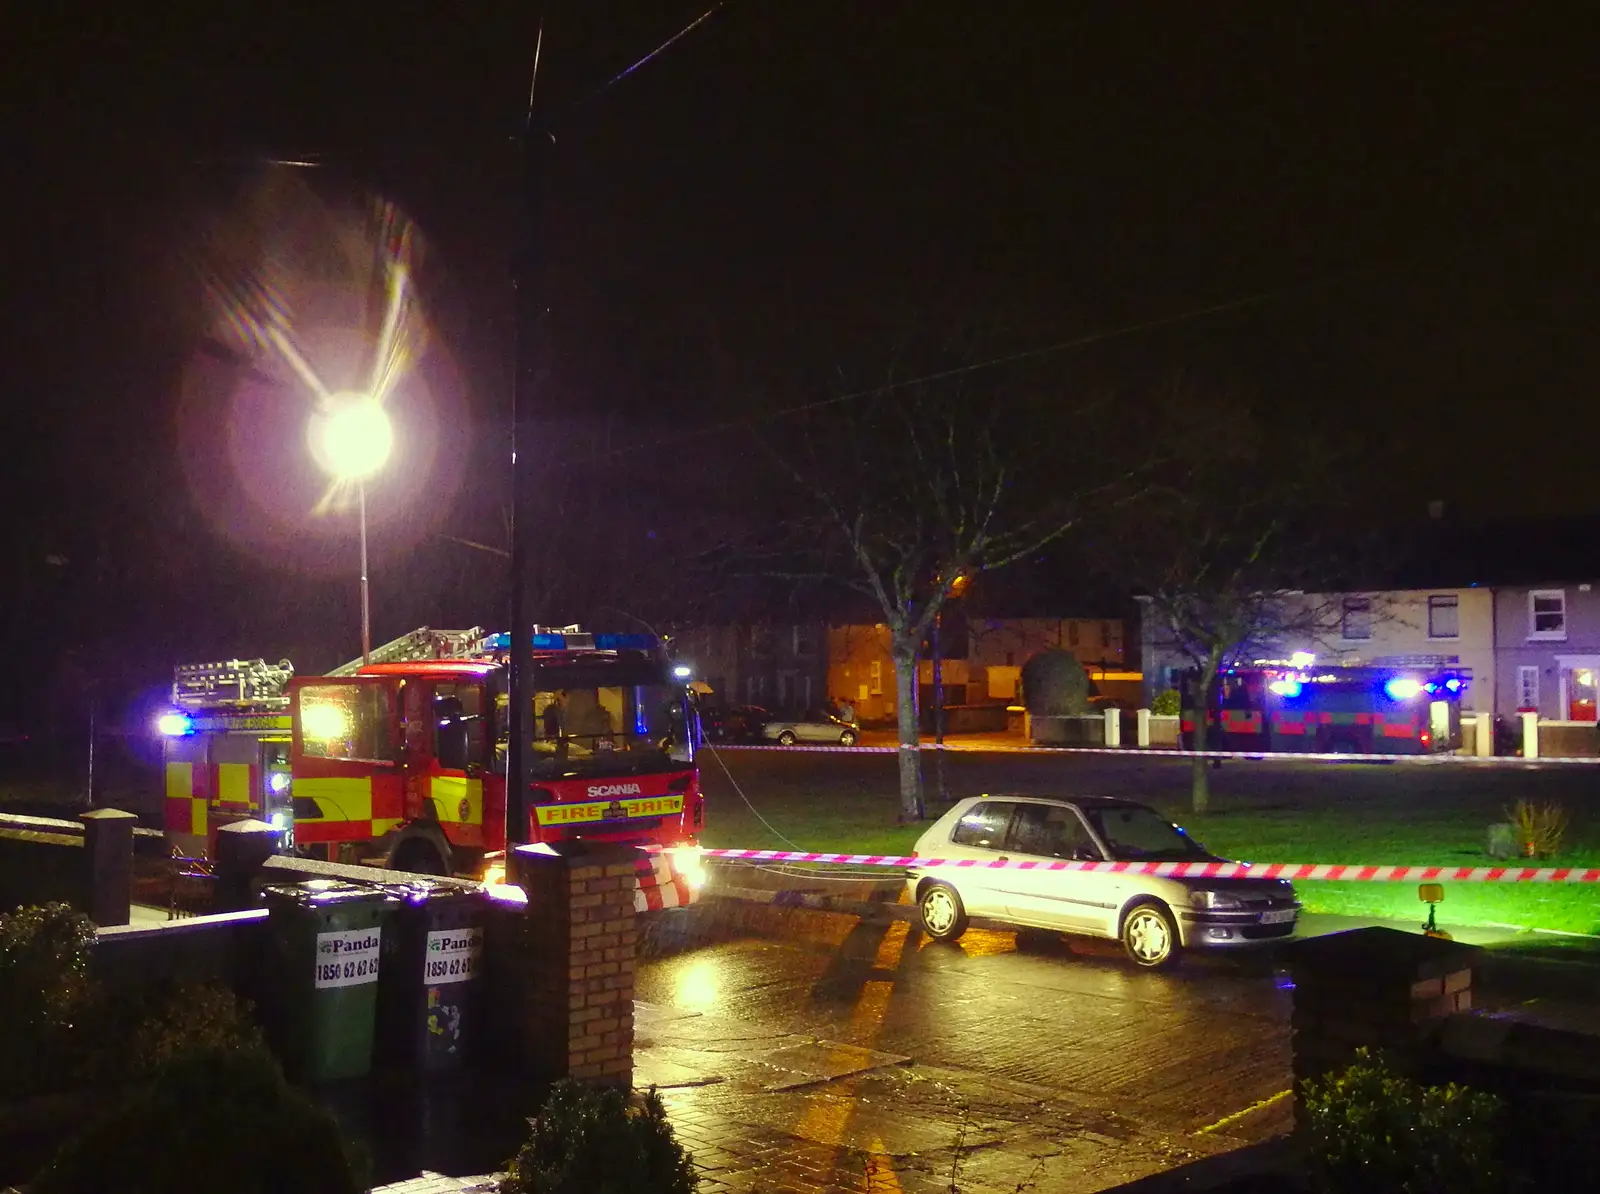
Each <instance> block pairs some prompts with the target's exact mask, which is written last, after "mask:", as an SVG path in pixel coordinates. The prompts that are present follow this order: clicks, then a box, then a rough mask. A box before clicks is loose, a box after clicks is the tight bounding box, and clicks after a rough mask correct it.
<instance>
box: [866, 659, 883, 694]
mask: <svg viewBox="0 0 1600 1194" xmlns="http://www.w3.org/2000/svg"><path fill="white" fill-rule="evenodd" d="M868 676H869V679H870V683H871V685H872V695H873V696H882V695H883V660H881V659H874V660H873V661H872V666H871V667H870V668H869V669H868Z"/></svg>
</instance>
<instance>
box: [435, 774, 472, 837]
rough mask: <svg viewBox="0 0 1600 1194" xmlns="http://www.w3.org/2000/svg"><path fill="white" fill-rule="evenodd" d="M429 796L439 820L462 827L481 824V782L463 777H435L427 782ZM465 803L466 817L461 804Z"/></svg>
mask: <svg viewBox="0 0 1600 1194" xmlns="http://www.w3.org/2000/svg"><path fill="white" fill-rule="evenodd" d="M428 794H429V796H430V797H431V798H432V800H433V807H434V811H435V813H436V814H437V815H438V818H439V820H441V821H449V822H452V823H454V822H459V823H461V824H463V825H482V824H483V781H482V780H481V779H468V778H467V777H466V776H464V775H435V776H433V777H432V778H431V779H430V780H429V791H428ZM463 800H464V801H466V802H467V809H466V815H465V816H463V815H462V812H461V802H462V801H463Z"/></svg>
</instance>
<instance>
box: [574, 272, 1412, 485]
mask: <svg viewBox="0 0 1600 1194" xmlns="http://www.w3.org/2000/svg"><path fill="white" fill-rule="evenodd" d="M1384 268H1389V267H1369V268H1364V269H1350V270H1343V271H1341V272H1340V273H1337V274H1330V275H1327V276H1326V277H1322V278H1317V279H1314V280H1312V281H1309V282H1301V283H1297V284H1296V285H1293V286H1283V287H1279V288H1277V289H1275V290H1263V291H1260V292H1258V293H1256V294H1249V295H1245V296H1243V297H1241V298H1234V299H1228V300H1226V301H1225V302H1220V303H1212V304H1210V305H1208V306H1204V307H1191V308H1189V309H1188V310H1185V311H1179V312H1176V313H1174V314H1172V315H1162V316H1159V317H1157V318H1155V319H1145V320H1140V321H1139V322H1137V323H1128V324H1123V325H1121V326H1120V327H1114V328H1107V329H1105V330H1103V331H1098V332H1087V333H1085V334H1083V335H1081V336H1074V337H1073V338H1071V339H1070V340H1058V341H1056V342H1055V343H1053V344H1046V345H1043V346H1041V347H1039V348H1029V349H1024V350H1023V351H1021V352H1012V353H1006V354H1004V355H1002V356H994V357H989V358H987V359H986V360H982V361H974V362H972V363H970V364H966V365H957V366H955V367H953V368H950V369H940V370H938V371H936V372H933V373H924V374H922V375H920V376H918V377H906V378H902V379H900V380H898V381H889V382H884V383H883V384H882V385H876V386H868V387H867V388H865V389H860V390H851V391H850V392H848V393H845V394H835V395H833V396H832V397H829V398H817V399H815V400H813V401H811V402H801V403H798V404H796V405H794V406H785V407H780V408H779V409H777V410H772V411H767V412H765V413H762V414H754V415H743V416H741V417H739V418H737V419H728V420H726V421H724V422H720V423H709V424H707V425H706V426H704V427H695V428H691V429H689V430H687V431H679V432H675V433H673V434H671V435H663V436H657V437H656V438H654V439H649V440H642V441H640V442H639V443H636V444H628V445H627V446H625V447H621V448H612V449H609V450H607V451H605V452H597V453H595V454H594V455H591V456H585V457H583V458H581V459H577V460H569V461H565V462H563V463H562V464H560V465H558V466H556V467H558V468H576V467H578V466H580V465H586V464H593V463H595V462H597V461H601V460H611V459H615V458H617V457H619V456H630V455H632V454H633V453H635V452H644V451H648V450H653V449H656V448H663V447H670V446H672V445H674V444H680V443H684V442H687V441H689V440H695V439H702V438H704V437H706V436H710V435H717V434H720V433H721V432H724V431H734V430H737V429H739V428H741V427H753V426H755V425H757V424H759V423H769V422H774V421H776V420H778V419H787V418H792V417H794V416H795V415H803V414H807V413H809V412H811V411H815V410H825V409H827V408H828V407H832V406H840V405H843V404H844V403H846V402H859V401H861V400H862V399H863V398H875V397H877V396H878V395H880V394H889V393H893V392H894V391H895V390H903V389H908V388H909V387H911V386H921V385H931V384H932V383H934V382H939V381H949V380H950V379H952V378H955V377H964V376H966V375H967V374H971V373H978V372H981V371H982V370H985V369H995V368H999V367H1000V366H1002V365H1014V364H1017V363H1018V362H1020V361H1028V360H1035V359H1037V358H1039V357H1045V356H1051V355H1053V354H1055V353H1059V352H1067V351H1069V350H1071V349H1075V348H1086V347H1088V346H1089V345H1091V344H1100V343H1104V342H1105V341H1107V340H1115V339H1119V338H1121V337H1124V336H1133V335H1137V334H1138V333H1140V332H1148V331H1154V330H1155V329H1157V328H1163V327H1173V326H1175V325H1177V324H1181V323H1190V322H1193V321H1194V320H1197V319H1204V318H1205V317H1206V316H1209V315H1221V314H1223V313H1225V312H1228V311H1240V310H1244V309H1245V308H1248V307H1258V306H1262V305H1264V304H1266V303H1269V302H1272V301H1274V300H1276V299H1282V298H1288V297H1290V296H1292V295H1297V294H1305V293H1309V292H1311V291H1313V290H1321V289H1326V288H1327V287H1329V286H1335V285H1338V284H1339V283H1341V282H1344V281H1347V280H1349V279H1350V278H1353V277H1357V276H1359V275H1362V274H1370V273H1374V272H1382V271H1383V269H1384Z"/></svg>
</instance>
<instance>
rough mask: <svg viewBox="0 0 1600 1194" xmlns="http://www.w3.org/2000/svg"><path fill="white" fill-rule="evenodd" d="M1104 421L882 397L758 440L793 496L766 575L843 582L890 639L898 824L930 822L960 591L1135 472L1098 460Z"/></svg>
mask: <svg viewBox="0 0 1600 1194" xmlns="http://www.w3.org/2000/svg"><path fill="white" fill-rule="evenodd" d="M1102 410H1103V408H1099V407H1094V406H1091V405H1089V404H1074V403H1072V402H1071V401H1070V400H1068V399H1066V398H1064V397H1062V396H1061V395H1060V394H1059V393H1049V394H1044V395H1041V394H1038V393H1030V392H1022V393H1007V392H1005V391H1004V390H1002V389H1000V388H998V387H996V388H986V389H975V388H973V387H971V386H969V385H963V384H959V383H957V382H947V383H944V384H933V385H914V386H906V387H893V386H891V387H886V388H885V389H884V390H882V391H880V392H878V393H876V394H873V395H870V396H866V397H862V398H859V399H856V400H854V401H851V402H848V403H838V404H833V405H828V406H824V407H822V408H821V409H819V410H817V411H815V412H814V413H811V414H809V415H807V416H805V417H804V418H800V419H790V420H785V422H784V423H783V425H782V426H781V433H780V432H771V433H768V434H767V436H766V442H767V446H768V448H769V450H770V452H771V455H772V457H773V458H775V459H776V460H778V461H779V462H780V465H781V467H782V469H783V471H784V472H785V473H787V475H788V476H789V477H790V478H791V479H792V480H793V481H794V482H795V487H794V491H793V497H794V498H795V499H796V500H794V501H792V502H791V504H790V509H789V510H788V511H787V512H786V513H785V515H784V516H783V517H782V518H780V520H779V521H780V523H781V526H782V530H781V532H780V533H779V534H778V535H777V536H775V537H771V538H769V541H768V545H767V546H768V549H769V551H770V553H771V554H770V555H769V556H768V561H769V564H770V563H771V561H772V560H774V559H779V560H782V561H784V564H783V566H782V567H780V568H778V569H776V574H780V575H787V576H790V577H792V578H794V579H817V578H826V579H829V580H832V581H835V582H839V583H842V584H844V585H845V586H847V587H848V588H849V589H851V590H852V591H854V592H855V593H856V594H858V595H859V596H861V597H863V598H865V599H866V600H867V601H869V602H870V603H871V606H872V607H873V608H875V609H876V610H877V611H878V614H879V616H880V618H881V620H882V621H883V622H884V624H885V625H886V626H887V627H888V632H889V640H890V653H891V655H892V658H893V662H894V671H895V707H896V719H897V723H898V730H899V747H900V749H899V771H900V819H901V820H902V821H915V820H920V819H922V818H923V817H924V816H925V815H926V808H925V804H924V800H923V791H922V773H921V763H920V742H919V732H918V719H917V664H918V659H919V657H920V655H921V652H922V648H923V644H924V643H925V641H926V640H927V638H928V636H929V632H930V630H931V629H932V628H933V626H934V623H935V620H936V619H937V618H938V616H939V613H940V611H941V610H942V609H943V608H944V607H945V604H946V603H947V601H949V600H950V598H951V595H952V593H954V592H958V591H959V589H960V587H961V585H962V584H963V583H964V582H965V581H966V580H970V579H971V578H973V577H976V576H978V575H979V574H981V573H986V572H992V571H994V570H996V569H1000V568H1005V567H1007V566H1009V565H1012V564H1015V563H1017V562H1018V561H1021V560H1026V559H1028V558H1030V557H1033V556H1036V555H1038V554H1039V553H1041V552H1042V551H1044V550H1045V549H1046V548H1048V547H1049V546H1050V545H1051V544H1052V543H1054V542H1055V541H1056V540H1058V539H1060V538H1061V537H1062V536H1064V535H1066V534H1067V533H1068V532H1069V531H1071V530H1072V529H1073V528H1074V527H1076V526H1078V525H1079V523H1080V522H1081V520H1082V519H1083V518H1084V517H1085V516H1086V514H1087V513H1088V512H1089V511H1091V510H1092V509H1094V508H1096V507H1097V506H1098V505H1100V504H1102V503H1105V502H1107V501H1109V500H1112V499H1113V497H1114V495H1116V494H1117V493H1118V492H1119V490H1120V487H1121V486H1122V485H1123V484H1124V483H1125V482H1126V481H1127V479H1128V477H1129V475H1130V474H1129V470H1128V468H1127V467H1126V465H1125V464H1124V463H1121V462H1117V461H1115V459H1114V457H1112V454H1109V453H1106V454H1101V453H1098V452H1096V451H1095V450H1093V448H1092V447H1091V445H1096V446H1097V440H1096V437H1095V435H1094V428H1092V427H1091V424H1095V423H1097V420H1098V418H1099V417H1100V415H1101V414H1102ZM780 434H781V438H780ZM769 574H772V573H769Z"/></svg>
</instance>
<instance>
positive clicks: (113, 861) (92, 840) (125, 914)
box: [78, 808, 139, 928]
mask: <svg viewBox="0 0 1600 1194" xmlns="http://www.w3.org/2000/svg"><path fill="white" fill-rule="evenodd" d="M78 819H79V820H80V821H82V822H83V863H84V867H85V874H84V877H83V884H84V886H83V890H84V892H85V894H86V897H87V898H86V899H85V900H84V905H85V907H86V909H87V911H88V913H89V919H90V920H92V921H94V923H95V924H97V925H99V926H100V927H101V928H107V927H109V926H111V925H125V924H127V923H128V922H129V919H130V917H131V906H132V903H133V827H134V826H135V825H136V824H138V821H139V818H138V817H137V816H135V815H134V814H133V813H127V812H123V811H122V810H121V809H119V808H97V809H94V810H92V811H90V812H87V813H82V814H80V815H79V817H78Z"/></svg>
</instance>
